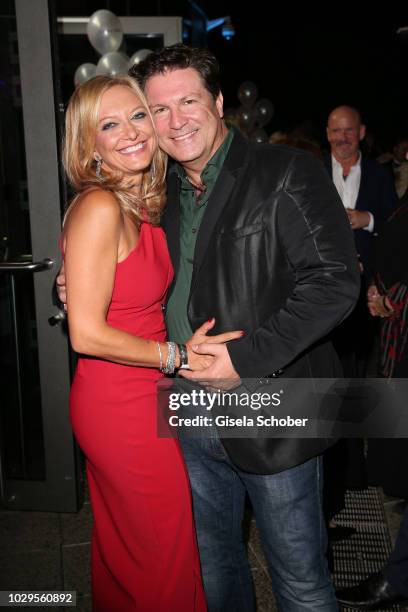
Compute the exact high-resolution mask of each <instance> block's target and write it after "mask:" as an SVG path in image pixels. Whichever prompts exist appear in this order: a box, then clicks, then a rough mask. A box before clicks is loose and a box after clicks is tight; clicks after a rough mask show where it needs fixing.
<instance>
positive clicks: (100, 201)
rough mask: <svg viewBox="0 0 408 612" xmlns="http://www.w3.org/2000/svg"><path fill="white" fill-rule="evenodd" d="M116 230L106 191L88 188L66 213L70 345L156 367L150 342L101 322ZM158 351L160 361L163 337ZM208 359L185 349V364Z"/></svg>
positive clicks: (116, 211)
mask: <svg viewBox="0 0 408 612" xmlns="http://www.w3.org/2000/svg"><path fill="white" fill-rule="evenodd" d="M122 231H123V218H122V214H121V211H120V207H119V204H118V203H117V201H116V200H115V198H114V197H113V196H112V195H111V194H110V193H108V192H103V191H93V192H91V193H89V194H87V195H85V196H84V197H83V198H82V199H81V200H80V201H79V202H77V204H76V205H75V207H74V208H73V209H72V211H71V212H70V215H69V217H68V220H67V224H66V227H65V231H64V250H65V278H66V294H67V304H68V325H69V333H70V339H71V344H72V347H73V349H74V350H75V351H77V352H78V353H83V354H86V355H91V356H94V357H99V358H101V359H106V360H109V361H115V362H117V363H123V364H125V365H132V366H145V367H154V368H158V367H160V352H159V350H158V346H157V342H156V341H154V340H146V339H144V338H140V337H136V336H133V335H132V334H129V333H127V332H124V331H121V330H118V329H116V328H114V327H111V326H110V325H109V324H108V323H107V321H106V317H107V313H108V308H109V304H110V302H111V298H112V292H113V286H114V281H115V272H116V265H117V261H118V251H119V250H120V246H121V244H120V239H121V234H122ZM135 282H137V279H136V278H135ZM212 326H213V325H210V326H209V325H208V324H204V326H202V328H203V330H202V332H203V333H204V334H205V333H206V331H207V330H208V329H209V328H210V327H212ZM204 328H205V329H204ZM200 330H201V328H200ZM239 336H240V334H239V332H228V333H226V334H220V335H219V336H216V337H214V338H213V339H212V340H213V341H218V342H226V341H228V340H232V339H234V338H237V337H239ZM160 351H161V358H162V362H163V363H164V364H165V363H166V361H167V354H168V346H167V344H166V343H165V342H162V343H160ZM211 360H212V357H210V356H203V355H198V354H196V353H194V351H192V350H191V349H190V348H188V361H189V365H190V367H192V368H194V369H202V368H203V367H208V365H209V363H210V362H211ZM178 366H179V355H178V353H177V356H176V367H178Z"/></svg>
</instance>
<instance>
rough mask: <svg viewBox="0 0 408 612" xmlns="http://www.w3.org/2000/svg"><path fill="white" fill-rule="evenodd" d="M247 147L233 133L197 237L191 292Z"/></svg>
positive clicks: (236, 133)
mask: <svg viewBox="0 0 408 612" xmlns="http://www.w3.org/2000/svg"><path fill="white" fill-rule="evenodd" d="M247 147H248V145H247V142H246V140H245V139H244V137H243V136H241V134H239V133H238V132H235V133H234V139H233V141H232V143H231V146H230V149H229V151H228V154H227V157H226V159H225V162H224V164H223V167H222V169H221V172H220V174H219V176H218V178H217V181H216V183H215V185H214V187H213V190H212V192H211V195H210V198H209V200H208V203H207V207H206V211H205V213H204V217H203V219H202V221H201V225H200V229H199V232H198V235H197V242H196V246H195V251H194V270H193V278H192V282H191V290H193V288H194V284H195V282H196V280H197V275H198V272H199V270H200V268H201V265H202V263H203V260H204V257H205V254H206V252H207V249H208V247H209V244H210V241H211V239H212V238H213V234H214V230H215V227H216V225H217V222H218V220H219V218H220V216H221V214H222V212H223V210H224V208H225V206H226V205H227V203H228V201H229V199H230V196H231V193H232V191H233V189H234V186H235V183H236V181H237V173H238V170H239V169H240V168H241V167H242V165H243V163H244V159H245V154H246V151H247Z"/></svg>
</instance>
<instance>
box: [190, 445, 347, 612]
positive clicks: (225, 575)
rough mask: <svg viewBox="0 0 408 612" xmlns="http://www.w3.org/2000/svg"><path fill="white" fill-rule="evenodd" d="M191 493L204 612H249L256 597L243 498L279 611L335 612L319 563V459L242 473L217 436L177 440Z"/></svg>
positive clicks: (322, 537)
mask: <svg viewBox="0 0 408 612" xmlns="http://www.w3.org/2000/svg"><path fill="white" fill-rule="evenodd" d="M180 442H181V445H182V448H183V452H184V457H185V460H186V463H187V467H188V471H189V476H190V482H191V488H192V492H193V507H194V518H195V524H196V530H197V539H198V547H199V551H200V560H201V567H202V572H203V582H204V589H205V593H206V597H207V602H208V610H209V612H253V611H254V610H255V603H254V601H255V598H254V592H253V585H252V577H251V571H250V567H249V563H248V558H247V554H246V548H245V543H244V541H243V533H242V521H243V515H244V508H245V495H246V493H248V495H249V497H250V500H251V503H252V507H253V511H254V514H255V520H256V523H257V526H258V529H259V531H260V535H261V541H262V546H263V550H264V552H265V556H266V559H267V562H268V566H269V571H270V575H271V579H272V585H273V590H274V594H275V597H276V599H277V603H278V607H279V610H281V611H282V612H306V611H308V612H335V611H337V610H338V606H337V603H336V599H335V596H334V590H333V586H332V584H331V582H330V575H329V572H328V567H327V561H326V557H325V552H326V547H327V535H326V529H325V524H324V519H323V513H322V503H321V490H322V470H321V460H320V459H319V458H313V459H310V460H309V461H306V462H305V463H303V464H301V465H299V466H296V467H294V468H290V469H288V470H285V471H283V472H280V473H278V474H273V475H266V476H264V475H258V474H248V473H246V472H242V471H241V470H239V469H238V468H236V467H235V466H234V465H233V464H232V462H231V461H230V460H229V458H228V456H227V454H226V452H225V450H224V447H223V445H222V443H221V442H220V440H219V439H218V438H217V437H214V438H207V439H205V438H198V439H191V438H190V439H188V438H184V439H183V438H181V439H180Z"/></svg>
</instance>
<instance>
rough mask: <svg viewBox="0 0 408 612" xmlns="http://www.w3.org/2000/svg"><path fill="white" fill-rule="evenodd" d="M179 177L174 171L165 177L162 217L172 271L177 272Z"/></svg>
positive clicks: (178, 251) (178, 249) (178, 255)
mask: <svg viewBox="0 0 408 612" xmlns="http://www.w3.org/2000/svg"><path fill="white" fill-rule="evenodd" d="M179 198H180V179H179V178H178V176H177V173H176V172H170V173H169V175H168V177H167V204H166V209H165V213H164V215H163V218H162V225H163V229H164V231H165V232H166V238H167V246H168V249H169V253H170V258H171V262H172V264H173V268H174V272H175V273H177V270H178V267H179V260H180V200H179Z"/></svg>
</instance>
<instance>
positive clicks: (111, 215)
mask: <svg viewBox="0 0 408 612" xmlns="http://www.w3.org/2000/svg"><path fill="white" fill-rule="evenodd" d="M100 216H103V217H104V218H107V219H111V220H112V221H115V220H116V221H117V222H119V220H120V219H121V217H122V213H121V207H120V204H119V202H118V200H117V198H116V197H115V196H114V194H113V193H111V192H110V191H107V190H105V189H99V188H96V189H89V190H87V191H85V192H84V193H82V194H80V195H79V196H78V197H77V199H76V200H75V202H74V204H73V205H72V207H71V209H69V211H68V214H67V217H66V221H67V222H68V223H73V222H75V221H77V220H79V219H81V220H83V219H84V218H87V219H92V218H95V217H100Z"/></svg>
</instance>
